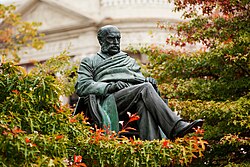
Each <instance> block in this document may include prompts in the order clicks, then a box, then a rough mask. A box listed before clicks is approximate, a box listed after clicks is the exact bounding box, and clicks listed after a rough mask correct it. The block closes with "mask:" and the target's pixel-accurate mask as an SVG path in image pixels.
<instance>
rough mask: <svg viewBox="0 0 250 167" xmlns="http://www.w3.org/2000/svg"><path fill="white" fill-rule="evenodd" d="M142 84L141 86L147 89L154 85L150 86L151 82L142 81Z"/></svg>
mask: <svg viewBox="0 0 250 167" xmlns="http://www.w3.org/2000/svg"><path fill="white" fill-rule="evenodd" d="M142 85H143V87H145V88H147V89H154V87H153V86H152V84H151V83H149V82H144V83H143V84H142Z"/></svg>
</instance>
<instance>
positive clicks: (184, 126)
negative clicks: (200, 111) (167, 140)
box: [172, 119, 204, 140]
mask: <svg viewBox="0 0 250 167" xmlns="http://www.w3.org/2000/svg"><path fill="white" fill-rule="evenodd" d="M203 123H204V120H202V119H197V120H195V121H193V122H191V123H187V122H185V121H180V122H179V123H177V125H176V126H175V128H174V130H173V134H172V139H173V140H174V139H176V138H178V137H179V138H181V137H184V136H185V135H186V134H188V133H193V132H195V129H196V128H198V127H202V125H203Z"/></svg>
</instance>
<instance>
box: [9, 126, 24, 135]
mask: <svg viewBox="0 0 250 167" xmlns="http://www.w3.org/2000/svg"><path fill="white" fill-rule="evenodd" d="M24 132H25V131H23V130H22V129H20V128H18V127H14V129H12V133H14V134H16V133H24Z"/></svg>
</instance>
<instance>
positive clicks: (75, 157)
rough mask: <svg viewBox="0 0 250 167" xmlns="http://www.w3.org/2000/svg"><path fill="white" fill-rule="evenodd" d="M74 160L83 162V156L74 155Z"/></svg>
mask: <svg viewBox="0 0 250 167" xmlns="http://www.w3.org/2000/svg"><path fill="white" fill-rule="evenodd" d="M74 162H75V163H76V162H82V156H81V155H77V156H76V155H74Z"/></svg>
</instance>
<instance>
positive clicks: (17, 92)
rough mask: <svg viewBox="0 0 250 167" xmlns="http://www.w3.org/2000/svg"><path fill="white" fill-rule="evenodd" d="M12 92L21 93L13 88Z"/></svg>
mask: <svg viewBox="0 0 250 167" xmlns="http://www.w3.org/2000/svg"><path fill="white" fill-rule="evenodd" d="M11 92H12V93H15V94H19V91H18V90H12V91H11Z"/></svg>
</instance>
